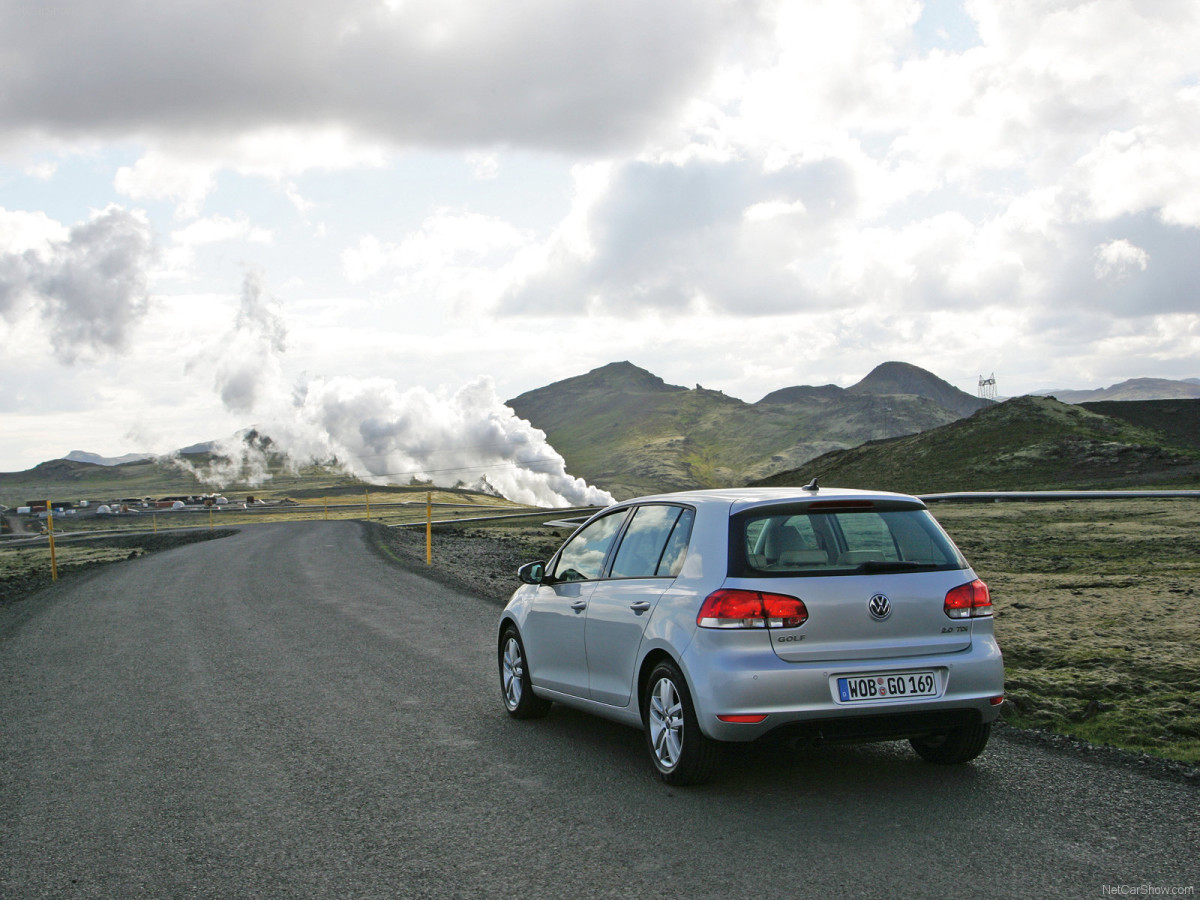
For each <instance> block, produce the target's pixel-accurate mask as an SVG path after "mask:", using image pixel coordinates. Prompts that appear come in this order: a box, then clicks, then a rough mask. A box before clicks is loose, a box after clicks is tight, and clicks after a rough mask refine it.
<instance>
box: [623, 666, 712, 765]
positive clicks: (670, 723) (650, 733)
mask: <svg viewBox="0 0 1200 900" xmlns="http://www.w3.org/2000/svg"><path fill="white" fill-rule="evenodd" d="M642 720H643V722H644V724H645V727H646V747H647V749H649V751H650V761H651V762H653V763H654V768H655V769H656V770H657V772H658V774H659V777H660V778H662V780H663V781H665V782H666V783H667V784H673V785H686V784H700V783H702V782H705V781H708V780H709V779H711V778H712V777H713V775H714V774H716V770H717V767H718V766H719V765H720V762H721V745H720V744H719V743H718V742H717V741H714V740H713V739H712V738H710V737H707V736H705V735H704V734H703V733H702V732H701V731H700V724H699V722H698V721H697V719H696V708H695V706H694V705H693V704H692V695H691V694H690V693H689V691H688V687H687V682H686V681H685V680H684V678H683V674H682V673H681V672H680V671H679V669H678V668H677V667H676V666H675V664H674V663H670V662H661V663H659V664H658V665H657V666H655V667H654V670H653V671H652V672H651V673H650V678H649V680H648V681H647V682H646V690H645V693H644V694H643V696H642Z"/></svg>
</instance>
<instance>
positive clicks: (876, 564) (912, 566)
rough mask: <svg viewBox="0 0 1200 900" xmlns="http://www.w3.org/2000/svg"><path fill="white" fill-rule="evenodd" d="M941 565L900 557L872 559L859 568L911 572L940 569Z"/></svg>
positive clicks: (874, 570) (876, 570) (872, 570)
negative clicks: (911, 560)
mask: <svg viewBox="0 0 1200 900" xmlns="http://www.w3.org/2000/svg"><path fill="white" fill-rule="evenodd" d="M942 565H943V564H942V563H929V562H910V561H908V560H901V559H872V560H868V561H867V562H865V563H863V564H862V565H861V566H860V567H859V568H860V569H861V570H862V571H863V572H913V571H918V570H922V569H924V570H928V569H940V568H942Z"/></svg>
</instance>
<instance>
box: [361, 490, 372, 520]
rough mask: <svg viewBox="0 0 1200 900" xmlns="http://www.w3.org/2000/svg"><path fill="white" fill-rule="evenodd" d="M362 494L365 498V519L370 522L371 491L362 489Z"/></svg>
mask: <svg viewBox="0 0 1200 900" xmlns="http://www.w3.org/2000/svg"><path fill="white" fill-rule="evenodd" d="M363 494H364V495H365V496H366V498H367V521H368V522H370V521H371V492H370V491H363Z"/></svg>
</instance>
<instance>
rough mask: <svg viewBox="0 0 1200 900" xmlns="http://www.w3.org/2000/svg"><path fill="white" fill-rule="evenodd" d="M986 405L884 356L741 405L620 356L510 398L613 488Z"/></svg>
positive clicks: (870, 435)
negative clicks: (837, 380)
mask: <svg viewBox="0 0 1200 900" xmlns="http://www.w3.org/2000/svg"><path fill="white" fill-rule="evenodd" d="M939 401H940V402H939ZM985 403H987V401H982V400H978V399H977V398H974V397H971V396H970V395H969V394H966V393H964V392H962V391H959V390H957V389H956V388H954V387H953V386H951V385H949V384H947V383H946V382H944V381H942V380H941V379H939V378H937V377H936V376H934V375H932V374H930V373H928V372H925V371H924V370H922V369H919V368H917V367H916V366H909V365H907V364H905V363H885V364H884V365H882V366H880V367H878V368H877V369H876V370H874V372H872V373H871V374H870V375H868V376H867V377H866V378H864V379H863V381H861V382H859V384H857V385H855V386H854V387H851V388H845V389H843V388H840V387H837V386H836V385H825V386H823V387H791V388H784V389H781V390H778V391H775V392H773V393H771V394H768V395H767V396H766V397H764V398H763V399H762V400H760V401H758V402H757V403H746V402H744V401H742V400H738V399H736V398H733V397H728V396H726V395H725V394H723V393H721V392H720V391H713V390H707V389H705V388H703V387H701V386H700V385H697V386H696V387H695V388H694V389H689V388H684V387H680V386H677V385H670V384H667V383H666V382H664V381H663V380H662V379H661V378H659V377H658V376H656V375H653V374H651V373H650V372H647V371H645V370H644V369H640V368H638V367H637V366H635V365H633V364H631V363H629V362H620V363H611V364H609V365H607V366H603V367H601V368H599V369H595V370H593V371H591V372H588V373H587V374H585V375H579V376H576V377H574V378H568V379H566V380H564V381H560V382H557V383H555V384H551V385H548V386H546V387H543V388H538V389H537V390H533V391H529V392H527V393H525V394H522V395H521V396H519V397H516V398H515V399H513V400H510V401H508V404H509V406H511V407H512V408H513V409H514V410H515V411H516V413H517V415H519V416H521V417H522V418H525V419H528V420H529V421H530V422H532V423H533V425H534V426H536V427H538V428H540V429H542V430H543V431H545V432H546V434H547V437H548V438H549V440H550V443H551V444H553V446H554V448H555V449H556V450H558V451H559V452H560V453H561V454H562V455H563V457H564V458H565V459H566V461H567V469H568V471H570V472H571V474H573V475H577V476H579V477H581V478H584V479H586V480H587V481H589V482H591V483H592V484H596V485H599V486H600V487H603V488H605V489H607V490H609V491H611V492H612V493H614V494H615V495H617V496H618V497H628V496H635V495H637V494H644V493H651V492H656V491H663V490H681V489H686V488H694V487H721V486H726V485H732V484H743V483H745V482H746V481H747V480H752V479H755V478H760V477H763V476H766V475H769V474H771V473H774V472H778V471H783V470H788V469H792V468H794V467H795V466H797V465H800V464H801V463H803V462H805V461H806V460H809V459H812V458H814V457H816V456H820V455H822V454H824V453H826V452H828V451H830V450H835V449H838V448H844V447H852V446H856V445H858V444H861V443H862V442H863V441H869V440H875V439H879V438H885V437H892V436H895V435H901V434H911V433H914V432H918V431H922V430H925V429H929V428H934V427H936V426H938V425H944V424H946V423H947V422H951V421H954V420H955V419H957V418H958V417H959V416H961V415H964V414H965V413H964V412H961V411H959V410H967V411H974V410H975V409H978V408H979V406H980V405H982V404H985Z"/></svg>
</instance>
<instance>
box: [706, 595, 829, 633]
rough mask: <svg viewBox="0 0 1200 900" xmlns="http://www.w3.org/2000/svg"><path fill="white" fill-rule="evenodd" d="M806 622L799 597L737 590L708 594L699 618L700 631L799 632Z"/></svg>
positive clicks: (802, 603) (806, 613) (805, 610)
mask: <svg viewBox="0 0 1200 900" xmlns="http://www.w3.org/2000/svg"><path fill="white" fill-rule="evenodd" d="M807 621H808V610H807V609H806V608H805V606H804V601H803V600H801V599H799V598H798V597H789V596H787V595H786V594H764V593H763V592H762V591H743V590H736V589H722V590H719V591H714V592H713V593H711V594H709V595H708V597H706V598H705V600H704V604H703V605H702V606H701V607H700V612H699V613H698V614H697V616H696V624H697V625H699V626H700V627H701V628H799V627H800V626H801V625H803V624H804V623H805V622H807Z"/></svg>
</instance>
